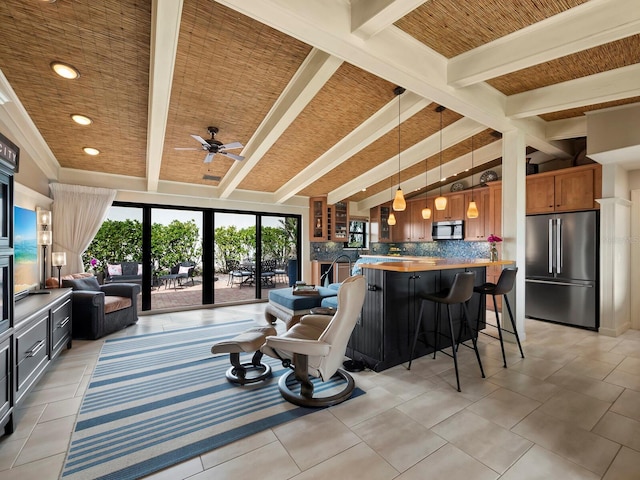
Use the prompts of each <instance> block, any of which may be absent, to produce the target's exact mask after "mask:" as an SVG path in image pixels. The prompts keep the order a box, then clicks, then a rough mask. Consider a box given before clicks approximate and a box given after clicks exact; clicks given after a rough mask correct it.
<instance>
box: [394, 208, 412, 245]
mask: <svg viewBox="0 0 640 480" xmlns="http://www.w3.org/2000/svg"><path fill="white" fill-rule="evenodd" d="M393 214H394V215H395V217H396V224H395V225H392V226H391V241H393V242H409V241H411V210H410V207H409V205H407V208H406V209H405V210H403V211H402V212H393Z"/></svg>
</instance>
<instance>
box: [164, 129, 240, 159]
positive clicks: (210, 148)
mask: <svg viewBox="0 0 640 480" xmlns="http://www.w3.org/2000/svg"><path fill="white" fill-rule="evenodd" d="M218 131H219V130H218V127H207V132H209V135H211V138H210V139H208V140H205V139H204V138H202V137H201V136H200V135H191V137H192V138H194V139H195V140H197V141H198V142H200V145H202V150H204V151H206V152H208V153H207V156H206V157H204V163H211V162H212V161H213V157H214V155H216V154H217V153H218V154H220V155H224V156H225V157H229V158H232V159H233V160H237V161H242V160H244V157H243V156H242V155H236V154H235V153H230V152H227V150H236V149H238V148H244V145H242V144H241V143H240V142H231V143H222V142H221V141H220V140H216V134H217V133H218ZM176 150H197V149H195V148H176Z"/></svg>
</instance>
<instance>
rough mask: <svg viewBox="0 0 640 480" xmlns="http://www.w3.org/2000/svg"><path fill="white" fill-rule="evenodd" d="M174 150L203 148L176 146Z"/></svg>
mask: <svg viewBox="0 0 640 480" xmlns="http://www.w3.org/2000/svg"><path fill="white" fill-rule="evenodd" d="M174 150H201V149H200V148H195V147H175V148H174Z"/></svg>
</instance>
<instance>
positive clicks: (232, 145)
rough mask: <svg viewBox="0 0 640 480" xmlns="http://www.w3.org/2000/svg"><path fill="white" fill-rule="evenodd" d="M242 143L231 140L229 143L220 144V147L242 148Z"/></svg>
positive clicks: (226, 148)
mask: <svg viewBox="0 0 640 480" xmlns="http://www.w3.org/2000/svg"><path fill="white" fill-rule="evenodd" d="M243 147H244V145H242V144H241V143H240V142H231V143H225V144H224V145H220V148H221V149H224V150H235V149H236V148H243Z"/></svg>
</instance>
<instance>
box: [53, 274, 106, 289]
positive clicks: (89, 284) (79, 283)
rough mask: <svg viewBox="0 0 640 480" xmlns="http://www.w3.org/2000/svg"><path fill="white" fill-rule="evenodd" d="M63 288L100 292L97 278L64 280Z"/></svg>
mask: <svg viewBox="0 0 640 480" xmlns="http://www.w3.org/2000/svg"><path fill="white" fill-rule="evenodd" d="M62 286H63V287H71V288H73V289H74V290H90V291H100V284H99V283H98V279H97V278H96V277H84V278H74V279H62Z"/></svg>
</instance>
